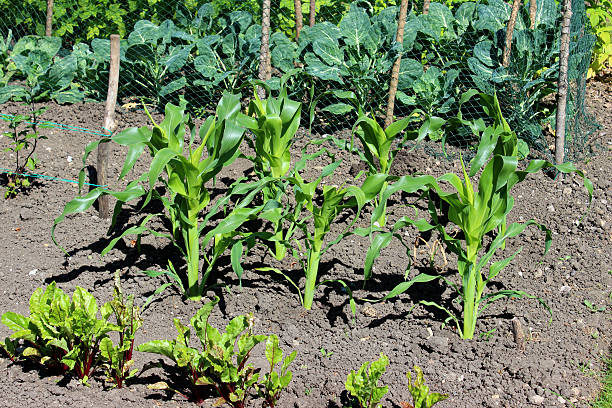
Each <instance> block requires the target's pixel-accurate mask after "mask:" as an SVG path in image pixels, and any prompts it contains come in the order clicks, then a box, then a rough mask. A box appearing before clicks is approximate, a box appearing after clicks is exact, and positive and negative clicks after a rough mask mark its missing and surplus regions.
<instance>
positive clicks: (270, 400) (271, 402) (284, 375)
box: [256, 334, 297, 408]
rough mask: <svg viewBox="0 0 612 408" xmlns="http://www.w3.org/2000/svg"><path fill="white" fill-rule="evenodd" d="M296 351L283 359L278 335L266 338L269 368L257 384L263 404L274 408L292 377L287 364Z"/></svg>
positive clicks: (293, 358) (291, 360)
mask: <svg viewBox="0 0 612 408" xmlns="http://www.w3.org/2000/svg"><path fill="white" fill-rule="evenodd" d="M296 355H297V352H295V351H293V352H291V354H289V355H288V356H287V357H285V359H284V360H283V351H282V350H281V349H280V347H279V346H278V336H277V335H275V334H272V335H270V336H268V339H267V340H266V360H268V363H269V364H270V370H269V372H268V373H266V374H264V377H263V379H262V381H261V382H260V383H258V384H257V386H256V388H257V393H258V395H259V396H260V397H261V398H263V399H264V406H268V407H269V408H274V407H275V406H276V403H277V402H278V399H279V397H280V393H281V391H283V390H284V389H285V388H287V386H288V385H289V383H290V382H291V379H292V378H293V373H292V372H291V371H289V365H290V364H291V363H292V362H293V360H295V357H296ZM278 364H280V367H279V371H278V372H277V371H275V367H276V365H278Z"/></svg>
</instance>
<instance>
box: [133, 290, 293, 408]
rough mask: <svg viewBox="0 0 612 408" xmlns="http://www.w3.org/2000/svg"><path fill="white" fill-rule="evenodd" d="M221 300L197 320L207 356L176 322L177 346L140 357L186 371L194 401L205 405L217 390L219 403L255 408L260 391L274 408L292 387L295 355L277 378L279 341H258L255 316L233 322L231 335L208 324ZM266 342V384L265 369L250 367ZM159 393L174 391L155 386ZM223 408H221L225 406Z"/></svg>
mask: <svg viewBox="0 0 612 408" xmlns="http://www.w3.org/2000/svg"><path fill="white" fill-rule="evenodd" d="M218 302H219V298H215V299H214V300H213V301H211V302H208V303H206V304H204V306H202V307H201V308H200V310H199V311H198V312H196V314H195V316H193V317H192V318H191V322H190V325H191V328H192V329H193V331H194V332H195V334H196V336H197V337H198V339H199V340H200V344H201V346H202V350H201V351H200V350H199V349H197V348H193V347H191V346H190V345H189V344H190V338H191V329H190V328H188V327H187V326H185V325H183V324H182V323H181V322H180V321H179V320H178V319H174V325H175V326H176V329H177V331H178V336H177V338H176V340H172V341H168V340H153V341H150V342H147V343H144V344H141V345H140V346H138V347H137V350H138V351H143V352H147V353H154V354H160V355H163V356H166V357H168V358H169V359H171V360H172V361H174V362H175V363H176V365H177V366H178V367H180V368H182V369H184V370H185V371H186V373H187V376H188V378H189V381H190V385H191V395H190V397H191V399H192V400H193V401H195V402H197V403H202V402H203V401H204V400H205V398H206V391H207V389H208V388H210V387H213V388H214V389H215V391H216V392H217V394H218V396H219V398H220V399H219V401H218V402H219V403H220V404H223V403H226V404H228V405H230V406H231V407H233V408H244V407H247V406H249V405H248V402H249V399H250V398H251V396H252V394H253V393H254V392H255V391H258V392H259V394H260V395H262V396H263V398H264V406H265V404H267V405H268V406H270V407H274V406H275V405H274V404H275V403H276V401H277V399H278V395H279V393H280V391H281V390H282V389H283V388H284V387H286V385H287V384H289V381H290V380H291V374H290V372H289V371H288V370H287V366H288V365H289V364H290V363H291V361H293V359H294V358H295V352H293V353H291V354H290V355H289V356H288V357H287V358H286V359H285V361H284V362H283V363H282V367H281V375H280V376H278V374H277V373H276V372H274V371H273V370H274V366H275V365H276V364H278V363H280V362H281V361H282V352H281V351H280V349H279V348H278V338H275V337H276V336H265V335H254V334H253V323H254V318H253V315H242V316H238V317H235V318H234V319H232V320H231V321H230V322H229V324H228V325H227V326H226V328H225V333H222V332H220V331H219V330H218V329H216V328H214V327H212V326H211V325H210V324H209V323H208V319H209V317H210V313H211V312H212V310H213V308H214V307H215V305H216V304H217V303H218ZM261 342H266V358H267V360H268V362H269V363H270V373H269V374H268V375H266V376H265V377H264V380H263V381H260V369H256V368H255V367H253V365H251V364H248V359H249V357H250V355H251V351H252V350H253V348H254V347H255V346H256V345H257V344H259V343H261ZM153 387H154V388H156V389H171V388H170V387H169V386H168V384H166V383H164V382H162V383H157V384H154V385H153ZM220 404H219V405H220Z"/></svg>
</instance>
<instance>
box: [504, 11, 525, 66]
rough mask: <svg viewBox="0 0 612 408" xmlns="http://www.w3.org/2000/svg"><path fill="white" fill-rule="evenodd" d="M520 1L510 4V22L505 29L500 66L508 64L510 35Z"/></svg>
mask: <svg viewBox="0 0 612 408" xmlns="http://www.w3.org/2000/svg"><path fill="white" fill-rule="evenodd" d="M521 3H522V0H514V1H513V2H512V13H511V14H510V20H508V27H507V28H506V44H505V46H504V53H503V56H502V65H503V66H504V67H507V66H508V65H509V64H510V52H511V50H512V33H513V32H514V26H515V25H516V17H517V16H518V12H519V7H521Z"/></svg>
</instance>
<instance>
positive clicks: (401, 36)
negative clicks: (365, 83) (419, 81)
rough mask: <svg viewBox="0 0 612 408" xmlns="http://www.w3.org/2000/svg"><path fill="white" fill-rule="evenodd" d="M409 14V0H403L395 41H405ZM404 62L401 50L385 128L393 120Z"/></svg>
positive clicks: (392, 75)
mask: <svg viewBox="0 0 612 408" xmlns="http://www.w3.org/2000/svg"><path fill="white" fill-rule="evenodd" d="M407 14H408V0H402V2H401V4H400V12H399V21H398V22H397V33H396V34H395V41H397V42H398V43H400V44H403V43H404V26H405V25H406V15H407ZM401 64H402V53H401V52H400V53H399V55H398V56H397V59H396V60H395V63H393V69H392V70H391V82H390V84H389V99H388V100H387V112H386V114H385V129H386V128H388V127H389V125H391V123H392V122H393V111H394V110H395V95H396V94H397V83H398V82H399V71H400V66H401Z"/></svg>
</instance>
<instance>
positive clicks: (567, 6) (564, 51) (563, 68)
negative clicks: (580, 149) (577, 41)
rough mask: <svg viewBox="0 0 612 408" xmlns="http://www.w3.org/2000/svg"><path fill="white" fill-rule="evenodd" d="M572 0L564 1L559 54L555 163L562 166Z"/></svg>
mask: <svg viewBox="0 0 612 408" xmlns="http://www.w3.org/2000/svg"><path fill="white" fill-rule="evenodd" d="M571 20H572V0H563V23H562V25H561V46H560V52H559V81H558V82H557V117H556V126H555V128H556V135H555V162H556V163H557V164H562V163H563V160H564V159H565V116H566V107H567V88H568V86H569V84H568V79H567V69H568V62H569V48H570V47H569V46H570V22H571Z"/></svg>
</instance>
